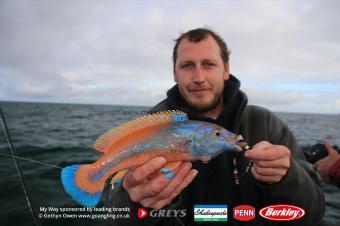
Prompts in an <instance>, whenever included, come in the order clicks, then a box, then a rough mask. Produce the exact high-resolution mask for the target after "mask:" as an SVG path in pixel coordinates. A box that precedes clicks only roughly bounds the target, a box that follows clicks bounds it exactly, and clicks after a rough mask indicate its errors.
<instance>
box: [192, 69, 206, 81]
mask: <svg viewBox="0 0 340 226" xmlns="http://www.w3.org/2000/svg"><path fill="white" fill-rule="evenodd" d="M203 73H204V72H203V70H202V68H200V67H196V70H195V71H194V77H193V82H194V83H198V84H202V83H204V81H205V80H204V74H203Z"/></svg>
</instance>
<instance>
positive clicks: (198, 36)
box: [172, 28, 230, 71]
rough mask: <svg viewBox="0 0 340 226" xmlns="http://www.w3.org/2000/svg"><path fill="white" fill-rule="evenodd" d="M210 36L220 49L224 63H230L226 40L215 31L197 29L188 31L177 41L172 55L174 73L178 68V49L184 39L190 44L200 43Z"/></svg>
mask: <svg viewBox="0 0 340 226" xmlns="http://www.w3.org/2000/svg"><path fill="white" fill-rule="evenodd" d="M209 35H211V36H212V37H213V38H214V39H215V41H216V42H217V44H218V46H219V48H220V55H221V57H222V60H223V62H224V63H228V62H229V55H230V51H229V49H228V47H227V44H226V43H225V42H224V40H223V39H222V38H221V37H220V36H219V35H218V34H217V33H216V32H214V31H212V30H211V29H208V28H197V29H193V30H190V31H187V32H185V33H182V34H181V35H180V36H179V37H178V38H177V39H175V42H176V43H175V47H174V50H173V53H172V61H173V64H174V71H175V68H176V60H177V49H178V46H179V44H180V43H181V41H182V40H183V39H185V38H186V39H188V40H189V41H190V42H196V43H197V42H200V41H202V40H203V39H206V38H207V37H208V36H209Z"/></svg>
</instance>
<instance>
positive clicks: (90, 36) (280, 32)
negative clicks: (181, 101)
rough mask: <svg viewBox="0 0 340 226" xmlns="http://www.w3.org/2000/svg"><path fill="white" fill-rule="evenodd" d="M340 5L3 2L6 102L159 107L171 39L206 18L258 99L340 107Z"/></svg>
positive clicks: (291, 107)
mask: <svg viewBox="0 0 340 226" xmlns="http://www.w3.org/2000/svg"><path fill="white" fill-rule="evenodd" d="M338 9H340V3H338V2H335V1H334V2H333V1H326V2H324V1H312V2H310V3H309V4H304V2H283V1H282V2H281V1H280V2H272V1H256V2H253V1H241V2H229V1H228V2H222V1H214V2H209V3H208V2H204V1H197V2H196V3H195V4H192V2H191V1H183V2H177V1H176V2H173V1H160V2H156V1H146V2H138V1H136V2H125V1H114V2H111V1H85V2H84V1H75V0H74V1H61V2H60V1H27V2H24V1H1V2H0V49H1V51H0V100H29V101H52V102H55V101H57V102H83V103H107V104H121V103H124V104H139V105H153V104H155V103H157V102H159V101H160V100H161V99H162V98H164V97H165V92H166V90H167V89H169V88H170V87H171V86H172V85H173V84H174V83H173V81H172V76H173V75H172V62H171V55H172V48H173V39H174V38H176V37H177V35H178V34H179V32H184V31H186V30H188V29H192V28H196V27H201V26H203V25H208V26H211V27H212V28H213V29H215V30H216V31H217V32H218V33H219V34H221V36H222V37H224V39H225V40H226V41H227V44H228V46H229V47H230V49H231V50H232V55H231V62H230V64H231V72H232V73H234V74H235V75H236V76H237V77H238V78H240V80H241V81H242V84H243V87H244V88H245V89H246V90H249V92H250V93H249V96H250V99H251V100H254V102H253V103H256V104H261V105H265V106H268V107H269V108H271V109H272V110H281V109H286V111H300V107H299V106H305V108H304V110H305V111H316V108H315V106H316V105H317V104H322V106H323V107H322V108H320V110H319V111H320V112H333V113H334V112H338V111H339V108H338V107H337V106H338V105H337V103H338V102H336V98H338V97H339V96H338V93H340V92H339V91H340V90H339V89H338V88H337V87H340V76H339V73H340V68H339V67H338V59H339V56H340V43H339V41H338V40H340V31H339V29H337V28H338V27H339V21H340V14H338ZM278 84H279V85H278ZM318 87H327V88H329V87H331V92H328V91H327V90H323V88H318ZM328 90H329V89H328ZM284 93H286V95H284ZM260 94H262V95H265V96H261V95H260ZM288 94H289V95H288ZM281 95H283V96H284V97H285V98H283V97H281ZM311 95H314V96H317V97H318V98H312V97H311ZM330 95H332V96H330ZM268 96H273V97H274V96H275V97H276V101H274V100H273V99H270V98H268ZM117 97H119V98H117ZM294 102H299V103H300V104H292V103H294ZM279 103H280V104H279ZM326 103H329V104H328V105H327V106H324V105H325V104H326Z"/></svg>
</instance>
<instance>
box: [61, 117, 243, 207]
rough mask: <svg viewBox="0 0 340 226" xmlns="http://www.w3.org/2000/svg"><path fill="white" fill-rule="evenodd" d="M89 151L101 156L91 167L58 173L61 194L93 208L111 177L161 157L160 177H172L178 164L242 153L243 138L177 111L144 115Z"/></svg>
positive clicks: (112, 133)
mask: <svg viewBox="0 0 340 226" xmlns="http://www.w3.org/2000/svg"><path fill="white" fill-rule="evenodd" d="M93 148H94V149H96V150H97V151H100V152H103V153H104V154H103V156H102V157H101V158H100V159H99V160H98V161H96V162H94V163H92V164H85V165H72V166H67V167H65V168H63V169H62V172H61V181H62V184H63V186H64V188H65V190H66V192H67V193H68V194H69V195H70V196H71V197H72V198H73V199H74V200H76V201H77V202H78V203H80V204H81V205H84V206H88V207H92V206H95V205H97V204H98V202H99V200H100V197H101V195H102V192H103V189H104V185H105V182H106V180H107V179H108V178H109V177H110V176H112V175H113V174H116V175H115V176H114V178H113V179H112V181H113V182H117V181H120V180H121V179H122V178H123V177H124V175H125V173H126V171H127V170H128V169H131V168H135V167H138V166H140V165H143V164H144V163H146V162H147V161H149V160H150V159H152V158H154V157H157V156H163V157H164V158H165V159H166V160H167V165H166V166H165V168H163V170H162V172H163V173H165V176H168V178H171V175H173V173H174V172H176V170H177V169H178V168H177V166H178V165H179V164H180V162H181V161H195V160H201V161H204V162H207V161H209V160H210V159H211V158H214V157H216V156H217V155H218V154H220V153H222V152H223V151H242V150H245V149H247V145H246V143H244V142H243V139H242V136H240V135H236V134H234V133H231V132H229V131H228V130H226V129H224V128H222V127H220V126H218V125H215V124H212V123H208V122H204V121H195V120H188V117H187V115H186V114H185V113H184V112H180V111H164V112H159V113H156V114H149V115H145V116H142V117H139V118H136V119H134V120H132V121H129V122H127V123H125V124H123V125H121V126H119V127H117V128H113V129H112V130H110V131H108V132H107V133H105V134H104V135H102V136H101V137H99V138H98V139H97V141H96V142H95V144H94V145H93Z"/></svg>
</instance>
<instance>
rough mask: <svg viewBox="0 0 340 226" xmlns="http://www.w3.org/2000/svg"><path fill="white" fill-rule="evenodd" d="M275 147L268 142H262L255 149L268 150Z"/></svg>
mask: <svg viewBox="0 0 340 226" xmlns="http://www.w3.org/2000/svg"><path fill="white" fill-rule="evenodd" d="M271 146H273V145H272V144H271V143H269V142H268V141H260V142H258V143H257V144H255V145H254V146H253V149H266V148H269V147H271Z"/></svg>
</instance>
